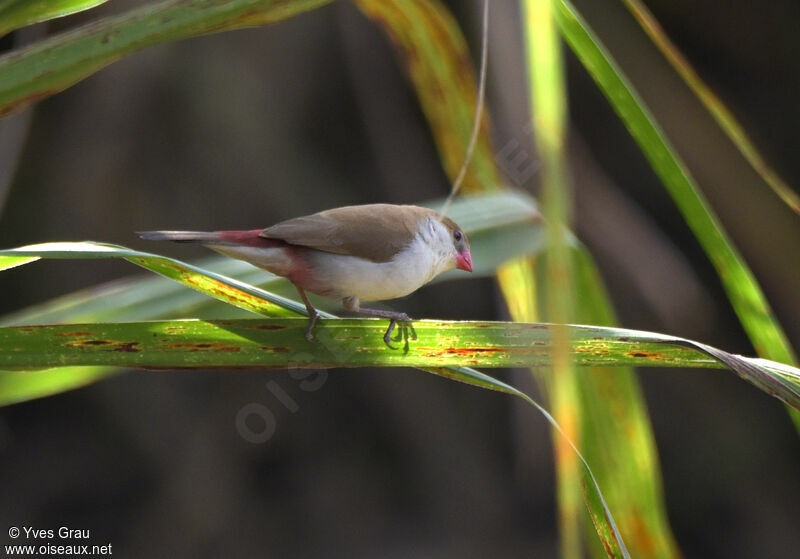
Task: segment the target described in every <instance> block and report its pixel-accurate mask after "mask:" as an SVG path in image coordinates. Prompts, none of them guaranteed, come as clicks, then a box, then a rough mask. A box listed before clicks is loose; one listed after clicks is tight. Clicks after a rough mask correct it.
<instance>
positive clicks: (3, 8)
mask: <svg viewBox="0 0 800 559" xmlns="http://www.w3.org/2000/svg"><path fill="white" fill-rule="evenodd" d="M106 1H107V0H0V37H2V36H3V35H5V34H6V33H9V32H11V31H14V30H15V29H19V28H20V27H25V26H26V25H31V24H32V23H39V22H42V21H47V20H49V19H55V18H57V17H63V16H68V15H70V14H75V13H78V12H82V11H84V10H88V9H90V8H94V7H95V6H99V5H100V4H103V3H105V2H106Z"/></svg>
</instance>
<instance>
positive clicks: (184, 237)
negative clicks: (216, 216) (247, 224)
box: [136, 231, 220, 243]
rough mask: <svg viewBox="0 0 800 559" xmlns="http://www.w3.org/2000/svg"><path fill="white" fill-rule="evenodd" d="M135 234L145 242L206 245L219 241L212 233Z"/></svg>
mask: <svg viewBox="0 0 800 559" xmlns="http://www.w3.org/2000/svg"><path fill="white" fill-rule="evenodd" d="M136 234H137V235H139V237H141V238H142V239H145V240H147V241H177V242H186V243H208V242H213V241H216V240H220V235H219V233H217V232H214V231H210V232H209V231H141V232H139V233H136Z"/></svg>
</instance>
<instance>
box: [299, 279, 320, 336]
mask: <svg viewBox="0 0 800 559" xmlns="http://www.w3.org/2000/svg"><path fill="white" fill-rule="evenodd" d="M295 287H296V288H297V291H299V292H300V297H302V298H303V302H304V303H305V304H306V310H307V311H308V327H307V328H306V339H307V340H308V341H309V342H313V341H314V335H313V334H312V330H314V325H315V324H316V323H317V319H318V318H319V313H318V312H317V309H315V308H314V305H312V304H311V301H309V300H308V296H307V295H306V292H305V291H303V288H302V287H300V286H299V285H295Z"/></svg>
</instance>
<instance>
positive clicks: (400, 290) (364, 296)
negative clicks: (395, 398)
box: [312, 239, 441, 301]
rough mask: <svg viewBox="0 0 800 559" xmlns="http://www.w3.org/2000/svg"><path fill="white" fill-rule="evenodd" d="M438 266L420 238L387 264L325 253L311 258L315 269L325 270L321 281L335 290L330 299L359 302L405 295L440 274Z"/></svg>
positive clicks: (317, 253)
mask: <svg viewBox="0 0 800 559" xmlns="http://www.w3.org/2000/svg"><path fill="white" fill-rule="evenodd" d="M437 264H438V263H437V262H435V260H434V257H433V254H432V253H431V251H430V250H429V249H428V248H427V246H426V245H425V244H424V243H423V242H422V241H421V239H415V240H414V242H412V243H411V245H410V246H409V247H408V248H407V249H406V250H404V251H402V252H401V253H399V254H398V255H397V256H396V257H395V258H394V260H391V261H389V262H372V261H370V260H366V259H364V258H358V257H356V256H345V255H341V254H330V253H326V252H316V253H314V255H313V258H312V266H313V267H314V268H316V269H317V270H325V272H324V278H321V279H322V281H323V282H324V283H325V284H327V285H329V286H330V287H332V288H333V290H335V291H336V292H335V293H331V294H330V296H332V297H336V298H343V297H358V298H359V299H360V300H362V301H383V300H387V299H396V298H398V297H403V296H405V295H408V294H409V293H412V292H414V291H416V290H417V289H419V288H420V287H422V286H423V285H424V284H425V283H427V282H428V281H430V280H431V279H432V278H433V277H434V276H436V275H437V274H439V273H440V271H441V270H439V269H438V268H439V266H438V265H437Z"/></svg>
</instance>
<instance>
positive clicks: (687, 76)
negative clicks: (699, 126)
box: [623, 0, 800, 214]
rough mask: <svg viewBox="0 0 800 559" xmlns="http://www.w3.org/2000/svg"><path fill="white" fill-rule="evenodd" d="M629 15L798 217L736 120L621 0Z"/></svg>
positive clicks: (654, 28) (649, 18)
mask: <svg viewBox="0 0 800 559" xmlns="http://www.w3.org/2000/svg"><path fill="white" fill-rule="evenodd" d="M623 2H624V3H625V5H626V6H627V7H628V9H629V10H630V12H631V13H632V14H633V16H634V17H635V18H636V21H638V22H639V25H641V26H642V29H643V30H644V32H645V33H647V35H648V36H649V37H650V39H651V40H652V41H653V44H654V45H656V47H658V50H660V51H661V54H663V55H664V58H666V59H667V61H669V63H670V64H671V65H672V67H673V68H674V69H675V71H676V72H678V74H679V75H680V76H681V77H682V78H683V80H684V81H685V82H686V85H688V86H689V87H690V88H691V90H692V91H693V92H694V94H695V95H697V98H698V99H699V100H700V102H701V103H703V105H704V106H705V108H706V109H707V110H708V112H709V113H711V116H712V117H714V120H716V121H717V124H718V125H719V127H720V128H721V129H722V130H723V131H724V132H725V134H727V135H728V138H730V140H731V142H733V144H734V145H735V146H736V147H737V148H738V150H739V152H740V153H741V154H742V156H744V158H745V159H746V160H747V162H748V163H750V165H751V166H752V167H753V169H754V170H755V171H756V172H757V173H758V174H759V175H761V178H762V179H763V180H764V182H766V183H767V184H768V185H769V187H770V188H771V189H772V190H773V191H774V192H775V194H777V195H778V197H779V198H780V199H781V200H783V201H784V203H786V205H787V206H789V207H790V208H792V209H793V210H794V211H795V212H796V213H798V214H800V196H798V195H797V193H796V192H795V191H794V190H792V189H791V187H790V186H789V185H788V184H787V183H786V181H784V180H783V179H782V178H781V177H780V175H778V173H777V172H775V170H774V169H773V168H772V167H770V166H769V164H768V163H767V161H766V160H765V159H764V156H763V155H761V153H760V152H759V151H758V148H757V147H756V146H755V144H754V143H753V141H752V140H751V139H750V137H749V136H748V135H747V132H745V129H744V127H743V126H742V125H741V124H740V123H739V121H738V120H736V117H735V116H734V115H733V113H732V112H731V111H730V109H728V107H726V106H725V103H723V102H722V99H720V98H719V97H718V96H717V95H716V94H715V93H714V92H713V91H712V90H711V88H710V87H709V86H708V84H706V83H705V82H704V81H703V79H702V78H701V77H700V76H699V75H698V74H697V72H696V71H695V70H694V68H692V65H691V64H690V63H689V61H688V60H687V59H686V57H685V56H684V55H683V53H682V52H681V51H680V50H679V49H678V47H677V46H676V45H675V43H673V42H672V41H671V40H670V38H669V37H668V36H667V34H666V33H665V32H664V29H663V28H662V27H661V25H659V23H658V21H656V19H655V18H654V17H653V14H652V13H650V10H648V9H647V6H645V5H644V3H642V2H641V1H640V0H623Z"/></svg>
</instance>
